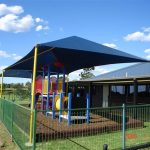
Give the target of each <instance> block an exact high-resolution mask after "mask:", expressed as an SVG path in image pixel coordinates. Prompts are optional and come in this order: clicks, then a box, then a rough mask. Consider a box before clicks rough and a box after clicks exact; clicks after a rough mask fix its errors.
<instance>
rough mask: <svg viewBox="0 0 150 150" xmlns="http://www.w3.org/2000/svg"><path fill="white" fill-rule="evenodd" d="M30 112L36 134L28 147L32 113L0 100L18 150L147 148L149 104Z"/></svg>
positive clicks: (0, 116) (149, 140)
mask: <svg viewBox="0 0 150 150" xmlns="http://www.w3.org/2000/svg"><path fill="white" fill-rule="evenodd" d="M32 113H34V114H35V115H34V116H36V118H35V119H34V120H35V121H34V124H33V125H34V126H33V128H34V129H35V130H33V131H35V134H34V133H33V145H32V146H31V147H29V145H28V142H29V132H30V131H29V130H30V124H29V123H30V114H31V110H30V109H28V108H25V107H22V106H20V105H17V104H15V103H13V102H10V101H7V100H3V99H0V120H1V121H2V122H3V123H4V124H5V126H6V127H7V129H8V131H9V132H10V133H11V134H12V137H13V139H14V140H15V142H16V143H17V144H18V146H19V147H20V148H21V149H35V148H36V149H52V150H58V149H65V150H70V149H72V150H76V149H81V150H82V149H83V150H85V149H86V150H99V149H102V148H103V145H104V144H107V145H108V149H110V150H113V149H129V148H131V147H132V148H136V147H139V148H143V147H146V146H147V147H148V146H150V105H139V106H124V107H109V108H91V109H69V110H67V109H65V110H57V111H56V110H53V111H52V110H36V111H34V112H32ZM68 114H71V115H70V118H69V116H68ZM68 120H69V121H68Z"/></svg>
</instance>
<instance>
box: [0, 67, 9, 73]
mask: <svg viewBox="0 0 150 150" xmlns="http://www.w3.org/2000/svg"><path fill="white" fill-rule="evenodd" d="M7 67H8V66H0V72H1V71H2V70H3V69H5V68H7Z"/></svg>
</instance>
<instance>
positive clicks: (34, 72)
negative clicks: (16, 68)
mask: <svg viewBox="0 0 150 150" xmlns="http://www.w3.org/2000/svg"><path fill="white" fill-rule="evenodd" d="M37 52H38V46H36V47H35V49H34V65H33V79H32V99H31V114H30V140H29V142H30V143H32V135H33V112H32V111H33V109H34V101H35V99H34V95H35V79H36V68H37Z"/></svg>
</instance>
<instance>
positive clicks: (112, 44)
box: [103, 43, 117, 48]
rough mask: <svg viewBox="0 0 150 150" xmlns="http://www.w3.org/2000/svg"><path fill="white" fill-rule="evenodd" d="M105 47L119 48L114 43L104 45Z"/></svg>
mask: <svg viewBox="0 0 150 150" xmlns="http://www.w3.org/2000/svg"><path fill="white" fill-rule="evenodd" d="M103 45H105V46H108V47H111V48H117V45H116V44H114V43H104V44H103Z"/></svg>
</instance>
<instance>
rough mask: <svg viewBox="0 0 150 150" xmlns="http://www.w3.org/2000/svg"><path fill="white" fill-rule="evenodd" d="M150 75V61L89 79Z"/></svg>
mask: <svg viewBox="0 0 150 150" xmlns="http://www.w3.org/2000/svg"><path fill="white" fill-rule="evenodd" d="M144 77H150V63H138V64H135V65H131V66H129V67H125V68H122V69H118V70H115V71H112V72H108V73H105V74H101V75H98V76H96V77H94V78H92V79H90V80H89V81H99V80H113V79H129V78H144Z"/></svg>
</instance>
